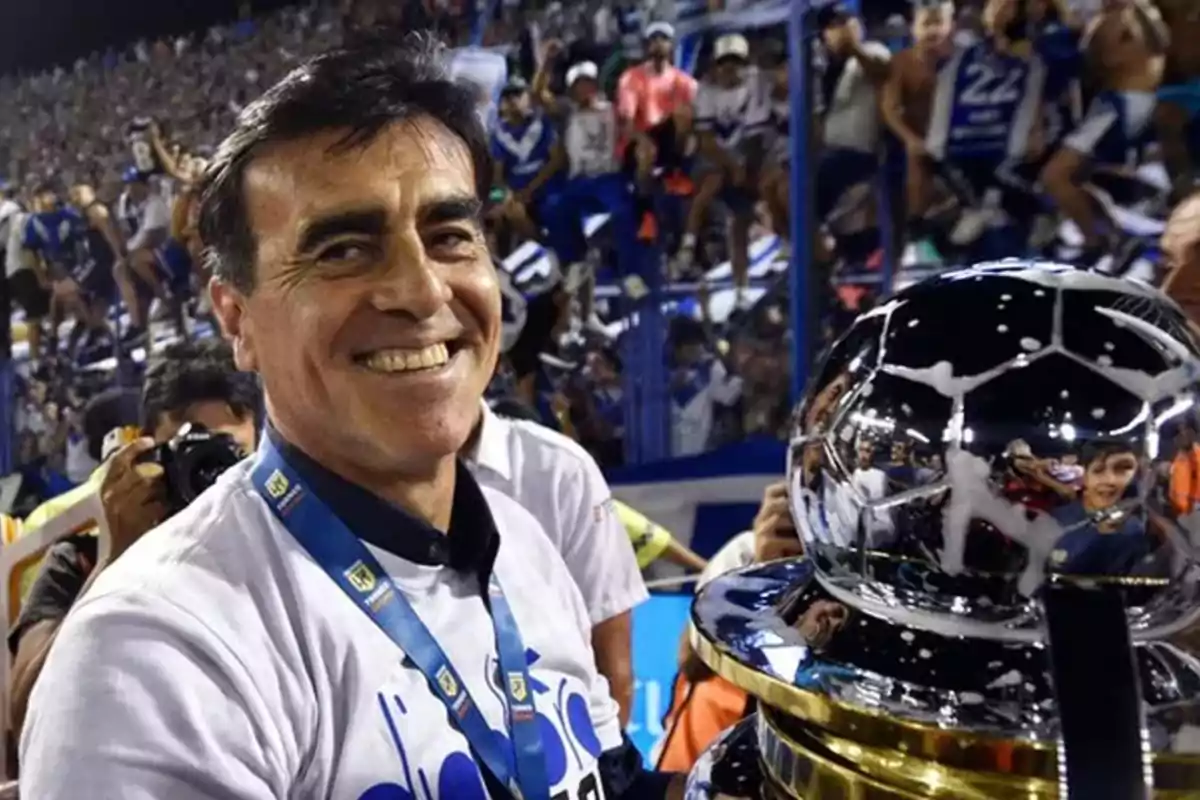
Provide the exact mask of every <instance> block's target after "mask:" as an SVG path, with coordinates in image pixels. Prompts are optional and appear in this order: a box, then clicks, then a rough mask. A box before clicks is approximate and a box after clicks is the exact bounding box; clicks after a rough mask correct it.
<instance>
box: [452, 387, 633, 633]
mask: <svg viewBox="0 0 1200 800" xmlns="http://www.w3.org/2000/svg"><path fill="white" fill-rule="evenodd" d="M467 465H468V467H470V469H471V472H472V473H473V474H474V475H475V477H476V479H477V480H478V481H479V482H480V483H481V484H482V485H484V486H489V487H491V488H493V489H495V490H496V491H499V492H502V493H503V494H505V495H507V496H509V497H511V498H513V499H514V500H516V501H517V502H518V503H520V504H521V505H522V506H523V507H525V508H526V509H528V510H529V512H530V513H532V514H533V516H534V518H536V519H537V521H538V522H539V523H540V527H541V528H542V529H543V530H545V532H546V535H547V536H548V537H549V538H550V541H551V542H553V544H554V548H555V549H556V550H557V551H558V552H559V554H561V556H562V559H563V561H565V562H566V563H567V570H568V571H569V572H570V573H571V577H572V578H573V579H574V580H575V584H576V586H578V587H579V591H580V592H581V593H582V595H583V602H584V605H585V606H586V607H587V613H588V618H589V620H590V621H591V624H589V625H587V626H586V630H591V628H592V626H593V625H598V624H600V623H601V622H604V621H605V620H606V619H611V618H612V617H615V616H617V615H618V614H624V613H625V612H626V611H629V610H630V609H632V608H633V607H634V606H636V605H638V604H639V603H641V602H643V601H644V600H645V599H646V598H647V597H648V596H649V594H648V593H647V591H646V584H645V581H643V580H642V573H641V572H640V571H639V570H638V565H637V556H636V555H634V552H633V545H632V544H630V542H629V534H628V532H627V531H626V530H625V527H624V526H623V525H622V524H621V520H620V519H619V518H618V517H617V515H616V513H615V511H614V510H613V502H612V492H611V491H609V488H608V482H607V481H605V480H604V475H603V474H602V473H601V472H600V467H599V466H598V465H597V464H596V460H595V459H594V458H592V457H591V455H589V454H588V452H587V451H586V450H584V449H583V448H582V447H580V446H579V445H578V444H576V443H575V442H574V441H572V440H571V439H569V438H568V437H566V436H563V435H562V434H561V433H556V432H554V431H552V430H550V429H549V428H547V427H545V426H543V425H538V424H537V423H535V422H528V421H525V420H514V419H505V418H503V417H498V416H496V414H495V413H494V412H493V411H492V410H491V409H489V408H487V407H485V408H484V412H483V427H482V429H481V430H480V434H479V445H478V447H477V448H476V451H475V454H474V458H472V459H469V460H468V462H467Z"/></svg>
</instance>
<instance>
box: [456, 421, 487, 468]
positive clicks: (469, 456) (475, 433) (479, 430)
mask: <svg viewBox="0 0 1200 800" xmlns="http://www.w3.org/2000/svg"><path fill="white" fill-rule="evenodd" d="M482 437H483V414H480V415H479V419H478V420H477V421H476V422H475V427H474V428H472V429H471V435H470V436H468V437H467V443H466V444H464V445H463V446H462V449H461V450H459V451H458V454H459V456H461V457H462V459H463V460H464V461H468V462H472V461H475V460H476V458H477V457H478V455H479V440H480V439H481V438H482Z"/></svg>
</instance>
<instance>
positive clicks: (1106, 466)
mask: <svg viewBox="0 0 1200 800" xmlns="http://www.w3.org/2000/svg"><path fill="white" fill-rule="evenodd" d="M1137 468H1138V460H1137V456H1136V455H1134V454H1133V453H1113V454H1110V455H1105V456H1101V457H1100V458H1097V459H1095V460H1093V461H1092V462H1091V463H1090V464H1088V465H1087V470H1086V471H1085V472H1084V474H1083V505H1084V508H1086V509H1088V510H1089V511H1096V510H1099V509H1103V508H1108V507H1109V506H1112V505H1114V504H1116V502H1117V501H1118V500H1120V499H1121V497H1122V496H1124V494H1125V490H1126V489H1128V488H1129V484H1130V483H1132V482H1133V479H1134V477H1136V475H1137Z"/></svg>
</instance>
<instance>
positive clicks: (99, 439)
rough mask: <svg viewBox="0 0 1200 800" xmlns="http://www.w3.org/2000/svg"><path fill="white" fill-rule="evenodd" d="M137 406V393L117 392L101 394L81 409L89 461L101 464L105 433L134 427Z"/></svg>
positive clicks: (126, 390) (112, 390)
mask: <svg viewBox="0 0 1200 800" xmlns="http://www.w3.org/2000/svg"><path fill="white" fill-rule="evenodd" d="M141 402H142V397H141V392H139V391H138V390H137V389H121V388H117V389H109V390H108V391H105V392H101V393H100V394H98V395H96V396H95V397H93V398H92V399H91V400H89V401H88V403H87V405H86V406H84V409H83V435H84V437H85V438H86V439H87V446H88V455H90V456H91V457H92V460H93V461H100V460H101V458H100V457H101V455H102V454H103V451H104V437H106V436H108V434H109V431H111V430H113V429H114V428H123V427H125V426H127V425H137V424H138V420H139V417H140V416H141V413H140V412H141Z"/></svg>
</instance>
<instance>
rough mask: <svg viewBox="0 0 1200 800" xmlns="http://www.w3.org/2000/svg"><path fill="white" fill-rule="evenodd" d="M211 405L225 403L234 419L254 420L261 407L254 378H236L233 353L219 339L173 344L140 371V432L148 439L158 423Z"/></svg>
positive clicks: (245, 375) (242, 374)
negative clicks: (143, 375)
mask: <svg viewBox="0 0 1200 800" xmlns="http://www.w3.org/2000/svg"><path fill="white" fill-rule="evenodd" d="M213 400H215V401H218V402H223V403H226V404H227V405H228V406H229V408H230V409H231V410H232V411H233V413H234V414H237V415H238V416H239V417H243V418H244V417H253V418H254V419H255V420H257V419H258V418H259V411H260V409H261V406H262V391H261V389H260V388H259V385H258V378H257V376H255V375H253V374H251V373H248V372H239V371H238V369H237V367H236V366H235V365H234V362H233V351H232V350H231V349H230V347H229V345H228V344H227V343H226V342H224V341H221V340H220V339H202V340H200V341H195V342H178V343H176V344H173V345H171V346H169V347H167V348H166V349H164V350H163V351H162V352H161V353H159V354H158V355H157V356H156V357H155V358H154V360H153V361H152V362H151V363H150V366H148V367H147V368H146V380H145V383H144V384H143V385H142V430H143V431H145V432H146V433H151V432H153V431H154V429H155V428H156V427H158V424H159V423H160V422H161V421H162V419H163V418H164V417H167V416H170V415H173V414H181V413H182V412H184V411H186V410H187V409H188V408H189V407H191V406H192V405H195V404H196V403H203V402H206V401H213Z"/></svg>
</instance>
